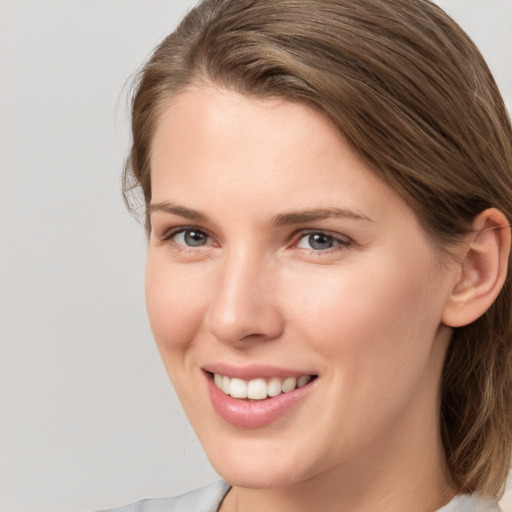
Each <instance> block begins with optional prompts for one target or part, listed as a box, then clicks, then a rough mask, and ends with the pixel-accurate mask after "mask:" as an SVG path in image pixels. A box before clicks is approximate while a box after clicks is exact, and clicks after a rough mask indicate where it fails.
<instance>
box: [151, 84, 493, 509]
mask: <svg viewBox="0 0 512 512" xmlns="http://www.w3.org/2000/svg"><path fill="white" fill-rule="evenodd" d="M151 169H152V171H151V172H152V175H151V178H152V202H151V203H152V213H151V225H152V230H151V234H150V241H149V249H148V259H147V272H146V298H147V308H148V314H149V318H150V323H151V327H152V330H153V333H154V336H155V339H156V342H157V344H158V348H159V350H160V353H161V356H162V359H163V362H164V364H165V366H166V369H167V371H168V374H169V376H170V378H171V380H172V382H173V384H174V386H175V388H176V390H177V393H178V395H179V397H180V399H181V402H182V404H183V407H184V409H185V411H186V413H187V415H188V417H189V419H190V421H191V423H192V425H193V427H194V429H195V431H196V433H197V435H198V437H199V439H200V441H201V443H202V444H203V446H204V448H205V451H206V453H207V454H208V457H209V459H210V461H211V463H212V465H213V466H214V468H215V469H216V470H217V471H218V472H219V474H220V475H221V476H222V477H223V478H224V479H226V480H227V481H228V482H230V483H231V484H232V485H233V489H232V490H231V491H230V492H229V494H228V496H227V497H226V499H225V500H224V503H223V505H222V508H221V510H222V512H229V511H233V510H236V509H237V508H238V511H239V512H251V511H261V510H265V511H268V512H273V511H280V512H283V511H284V512H288V511H290V512H291V511H293V512H301V511H304V512H305V511H311V510H322V511H325V512H330V511H339V510H348V511H352V512H370V511H371V512H379V511H382V512H384V511H386V512H388V511H389V510H393V511H394V512H402V511H403V512H410V511H411V510H415V511H417V512H432V511H434V510H436V509H437V508H439V507H440V506H442V505H443V504H445V503H446V502H448V501H449V500H450V498H451V497H452V496H453V494H454V491H453V490H452V489H450V486H449V484H448V481H447V479H446V476H445V472H444V469H443V456H442V448H441V446H440V438H439V433H438V425H439V417H438V397H437V393H438V386H439V382H440V375H441V370H442V364H443V359H444V355H445V352H446V349H447V346H448V343H449V340H450V336H451V329H450V328H449V327H447V325H446V324H447V323H448V325H451V324H450V322H447V320H446V318H445V316H446V315H448V316H449V315H452V316H454V318H452V317H450V320H451V322H452V324H456V323H457V318H459V317H460V310H461V309H463V308H462V307H459V306H460V304H457V303H455V302H454V300H453V296H454V289H456V288H457V286H458V287H460V286H461V285H460V283H461V282H462V272H463V267H462V266H461V258H462V257H464V255H466V254H467V248H466V249H465V250H464V251H463V250H460V257H457V256H455V257H454V258H444V259H443V261H441V257H440V255H439V254H438V251H437V250H436V249H435V248H434V246H433V243H432V242H431V241H430V240H429V239H428V238H427V236H426V235H425V233H424V231H423V229H422V228H421V226H420V225H419V223H418V221H417V219H416V217H415V215H414V212H413V211H412V210H411V208H410V207H409V206H408V205H407V204H406V203H405V202H404V201H403V200H402V199H401V198H400V197H399V196H398V195H397V193H396V192H395V191H394V190H393V189H391V188H390V187H389V186H388V185H386V184H385V183H384V182H383V181H382V180H380V179H379V178H378V177H377V176H376V175H375V174H374V173H373V172H372V170H371V169H370V168H369V167H368V165H367V164H365V163H364V162H363V161H362V160H361V159H360V158H359V157H358V156H357V155H356V154H355V153H354V152H353V151H352V150H351V149H350V148H349V147H348V146H347V145H346V143H345V142H344V141H343V139H342V138H341V137H340V135H339V133H338V132H337V130H336V129H335V127H334V126H333V125H332V124H331V123H330V122H329V121H328V120H327V119H325V118H324V117H323V116H322V115H320V114H319V113H317V112H314V111H312V110H311V109H308V108H307V107H305V106H303V105H299V104H294V103H290V102H286V101H283V100H279V99H275V100H274V99H272V100H269V99H267V100H256V99H251V98H247V97H244V96H241V95H239V94H237V93H235V92H231V91H225V90H219V89H216V88H214V87H209V86H206V85H202V86H200V87H197V88H193V89H191V90H189V91H187V92H184V93H182V94H181V95H179V96H178V97H177V98H175V99H174V100H173V101H172V103H171V105H170V106H169V107H168V109H167V110H166V112H165V113H164V115H163V116H162V117H161V118H160V120H159V122H158V125H157V129H156V133H155V136H154V141H153V146H152V154H151ZM498 220H499V219H498ZM498 220H497V219H495V222H496V223H497V222H498ZM487 224H488V221H484V222H483V225H484V227H485V226H487ZM488 233H491V234H489V235H486V236H488V237H489V238H490V237H493V236H497V235H495V233H493V232H492V231H489V232H488ZM471 275H475V273H474V272H473V273H472V274H471ZM457 283H459V284H457ZM457 292H459V290H457ZM454 304H455V305H454ZM457 312H459V317H457V314H458V313H457ZM465 321H466V319H463V320H460V322H465ZM460 322H459V323H460ZM214 373H218V374H219V376H220V375H224V376H227V377H240V378H242V379H244V378H245V381H246V382H247V381H250V380H253V379H256V378H258V377H260V378H261V379H263V380H264V381H265V382H266V383H267V384H268V382H269V381H270V379H271V378H272V377H280V378H281V380H284V378H285V377H287V376H294V377H299V376H303V377H305V381H308V382H307V383H306V385H305V386H304V387H303V388H299V390H295V391H292V392H291V393H290V394H289V395H287V396H288V397H295V398H293V399H292V400H291V401H289V402H284V401H283V402H282V403H283V404H284V405H283V406H282V407H281V406H279V407H278V408H277V409H278V411H277V413H276V412H275V411H274V410H273V409H272V406H269V407H267V405H266V404H265V403H263V402H266V403H267V404H268V403H271V401H272V400H274V401H275V403H278V400H279V399H281V398H283V396H284V394H281V395H279V396H278V397H277V400H276V399H275V398H266V399H255V400H254V401H249V400H248V399H243V398H231V397H228V396H227V395H226V394H225V393H223V392H222V391H220V390H218V389H217V388H216V387H215V385H214V384H213V381H212V379H213V375H212V374H214ZM274 374H275V375H274ZM220 378H221V379H222V378H223V377H220ZM215 397H217V398H215ZM262 403H263V405H262V406H261V408H260V409H258V408H259V407H260V405H261V404H262ZM219 404H220V405H219ZM266 407H267V409H265V408H266ZM262 411H263V412H262ZM269 411H271V412H269ZM272 411H273V412H272Z"/></svg>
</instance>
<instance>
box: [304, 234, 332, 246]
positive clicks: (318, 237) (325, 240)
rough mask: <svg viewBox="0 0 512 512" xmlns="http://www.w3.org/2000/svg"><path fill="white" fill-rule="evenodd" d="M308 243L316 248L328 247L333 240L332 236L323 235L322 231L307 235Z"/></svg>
mask: <svg viewBox="0 0 512 512" xmlns="http://www.w3.org/2000/svg"><path fill="white" fill-rule="evenodd" d="M309 245H310V246H311V247H312V248H313V249H317V250H323V249H330V248H331V247H332V246H333V245H334V240H333V238H332V236H329V235H324V234H323V233H313V234H312V235H309Z"/></svg>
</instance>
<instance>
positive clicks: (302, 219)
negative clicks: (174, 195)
mask: <svg viewBox="0 0 512 512" xmlns="http://www.w3.org/2000/svg"><path fill="white" fill-rule="evenodd" d="M154 212H165V213H171V214H173V215H178V216H179V217H183V218H185V219H189V220H193V221H197V222H208V220H209V219H208V217H207V216H206V215H204V214H203V213H201V212H199V211H197V210H192V209H190V208H186V207H185V206H178V205H175V204H172V203H169V202H168V201H162V202H160V203H154V204H151V205H150V206H149V213H150V214H152V213H154ZM333 217H335V218H344V219H354V220H364V221H367V222H373V220H372V219H370V218H369V217H367V216H366V215H363V214H361V213H358V212H355V211H353V210H347V209H345V208H316V209H313V210H299V211H296V212H290V213H280V214H278V215H275V216H274V217H272V224H273V225H274V226H285V225H288V224H304V223H306V222H315V221H318V220H324V219H329V218H333Z"/></svg>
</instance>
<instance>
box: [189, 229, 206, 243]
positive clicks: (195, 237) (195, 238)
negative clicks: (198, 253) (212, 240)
mask: <svg viewBox="0 0 512 512" xmlns="http://www.w3.org/2000/svg"><path fill="white" fill-rule="evenodd" d="M184 238H185V243H186V244H187V245H191V246H195V247H197V246H199V245H204V244H205V243H206V236H205V234H204V233H201V232H200V231H186V232H185V237H184Z"/></svg>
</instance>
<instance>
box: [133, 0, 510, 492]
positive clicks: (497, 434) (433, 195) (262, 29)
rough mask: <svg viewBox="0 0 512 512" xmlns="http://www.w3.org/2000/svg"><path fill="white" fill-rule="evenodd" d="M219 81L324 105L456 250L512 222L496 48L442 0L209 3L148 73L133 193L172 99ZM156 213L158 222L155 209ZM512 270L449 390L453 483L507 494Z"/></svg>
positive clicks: (449, 376)
mask: <svg viewBox="0 0 512 512" xmlns="http://www.w3.org/2000/svg"><path fill="white" fill-rule="evenodd" d="M201 82H210V83H214V84H216V85H219V86H221V87H225V88H228V89H231V90H234V91H237V92H240V93H242V94H246V95H249V96H253V97H257V98H266V97H281V98H285V99H288V100H291V101H295V102H300V103H304V104H306V105H308V106H310V107H312V108H315V109H317V110H318V111H320V112H322V113H323V114H324V115H326V116H327V117H328V118H330V119H331V121H332V122H333V123H334V124H335V125H336V126H337V127H338V128H339V130H340V132H341V133H342V134H343V136H344V137H345V139H346V140H347V141H348V142H349V144H350V145H351V146H352V148H353V149H354V150H355V151H357V152H358V153H359V154H360V155H361V156H362V157H363V158H364V159H365V160H366V162H367V163H369V164H370V165H371V167H372V168H373V169H374V171H375V172H376V173H377V174H378V175H379V176H381V177H382V179H384V180H385V181H386V182H387V183H388V184H389V185H390V186H391V187H393V188H394V189H395V190H396V191H397V192H398V193H399V194H400V195H401V196H402V197H403V198H404V199H405V201H407V203H408V204H409V205H410V206H411V208H412V209H413V210H414V211H415V212H416V215H417V217H418V219H419V220H420V222H421V224H422V226H423V227H424V229H425V231H426V232H427V233H428V235H429V236H430V237H431V238H432V240H433V241H434V242H435V243H436V245H437V246H438V247H439V248H440V249H441V250H442V251H444V252H446V251H447V248H449V247H450V246H452V245H453V244H454V243H456V242H457V241H458V240H460V237H461V236H462V235H463V234H465V233H467V232H468V230H470V229H471V223H472V220H473V219H474V217H475V216H476V215H478V214H479V213H480V212H481V211H483V210H484V209H486V208H489V207H496V208H498V209H499V210H501V211H502V212H503V213H504V214H505V215H506V217H507V218H508V219H509V220H510V219H512V129H511V125H510V119H509V117H508V114H507V111H506V108H505V105H504V103H503V100H502V98H501V95H500V93H499V91H498V88H497V86H496V83H495V81H494V79H493V77H492V75H491V73H490V71H489V69H488V67H487V65H486V63H485V61H484V59H483V58H482V56H481V54H480V53H479V51H478V50H477V48H476V47H475V45H474V44H473V43H472V41H471V40H470V39H469V37H468V36H467V35H466V34H465V33H464V32H463V31H462V29H461V28H460V27H459V26H458V25H457V24H456V23H455V22H454V21H453V20H452V19H451V18H449V17H448V16H447V15H446V14H445V13H444V12H443V11H442V10H441V9H440V8H438V7H437V6H435V5H434V4H432V3H431V2H429V1H427V0H206V1H203V2H201V3H200V4H199V5H198V6H197V7H196V8H195V9H193V10H192V11H191V12H190V13H189V14H188V15H187V16H186V17H185V19H184V20H183V21H182V22H181V24H180V25H179V26H178V28H177V29H176V30H175V31H174V32H173V33H172V34H171V35H169V36H168V37H167V38H166V39H165V40H164V41H163V42H162V43H161V44H160V45H159V46H158V48H157V49H156V50H155V52H154V54H153V56H152V57H151V59H150V60H149V61H148V63H147V64H146V65H145V66H144V68H143V69H142V71H141V73H140V74H139V77H138V81H137V83H136V90H135V93H134V96H133V103H132V136H133V145H132V149H131V153H130V155H129V158H128V160H127V164H126V168H125V175H124V177H125V182H124V185H125V188H124V191H125V197H126V199H127V202H128V205H129V206H130V207H132V208H133V207H134V203H133V195H132V193H133V191H134V190H135V189H138V190H141V191H142V192H143V195H144V204H145V206H147V205H148V204H149V203H150V201H151V172H150V171H151V170H150V165H149V162H150V153H151V143H152V139H153V134H154V131H155V126H156V123H157V121H158V119H159V116H160V115H161V113H162V112H163V110H165V108H166V107H167V106H168V105H169V102H170V101H172V99H173V98H174V97H175V96H176V95H178V94H180V93H182V92H184V91H185V90H187V88H190V87H192V86H194V85H196V84H198V83H201ZM145 216H146V217H145V218H146V226H147V228H148V229H150V224H149V217H148V212H147V208H146V213H145ZM511 288H512V282H511V278H510V275H509V276H508V278H507V281H506V283H505V285H504V288H503V289H502V291H501V293H500V295H499V296H498V298H497V300H496V301H495V303H494V304H493V306H492V307H491V308H490V309H489V310H488V311H487V312H486V313H485V314H484V315H483V316H482V317H481V318H479V319H478V320H476V321H475V322H473V323H472V324H470V325H468V326H466V327H462V328H458V329H455V330H454V335H453V338H452V341H451V344H450V348H449V350H448V353H447V356H446V361H445V366H444V370H443V377H442V383H441V390H440V418H441V425H440V435H441V436H442V441H443V446H444V451H445V458H446V467H447V469H448V472H449V476H450V478H451V481H452V483H453V485H454V486H455V487H456V488H458V489H459V490H460V491H463V492H480V493H482V494H486V495H491V496H500V494H501V492H502V491H503V487H504V482H505V479H506V476H507V474H508V471H509V467H510V456H511V451H512V327H511V323H512V318H511V304H512V291H511Z"/></svg>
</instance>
